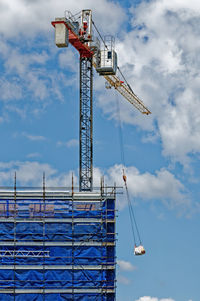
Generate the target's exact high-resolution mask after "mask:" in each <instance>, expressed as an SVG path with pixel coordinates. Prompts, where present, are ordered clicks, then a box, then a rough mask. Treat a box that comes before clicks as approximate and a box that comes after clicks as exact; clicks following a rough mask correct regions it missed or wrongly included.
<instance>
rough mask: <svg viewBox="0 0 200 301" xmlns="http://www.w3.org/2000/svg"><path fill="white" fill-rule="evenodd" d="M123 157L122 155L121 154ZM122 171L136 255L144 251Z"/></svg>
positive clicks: (142, 253)
mask: <svg viewBox="0 0 200 301" xmlns="http://www.w3.org/2000/svg"><path fill="white" fill-rule="evenodd" d="M121 147H123V145H121ZM122 157H123V156H122ZM122 172H123V176H122V177H123V181H124V184H125V188H126V196H127V201H128V209H129V215H130V220H131V228H132V233H133V239H134V244H135V247H134V255H136V256H138V255H144V254H145V253H146V251H145V249H144V247H143V245H142V241H141V238H140V233H139V230H138V226H137V222H136V218H135V214H134V211H133V206H132V204H131V200H130V197H129V192H128V186H127V182H126V181H127V177H126V175H125V171H124V169H123V170H122ZM137 241H138V242H139V244H138V245H137Z"/></svg>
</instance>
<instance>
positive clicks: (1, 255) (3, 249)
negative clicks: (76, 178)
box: [0, 186, 116, 301]
mask: <svg viewBox="0 0 200 301" xmlns="http://www.w3.org/2000/svg"><path fill="white" fill-rule="evenodd" d="M115 200H116V188H115V187H107V188H106V189H104V188H101V189H100V190H99V191H98V192H74V191H73V189H72V191H70V190H67V189H66V188H47V187H45V186H44V187H43V188H40V189H39V188H31V189H30V188H16V186H15V187H14V189H13V188H8V187H4V188H0V227H1V228H0V229H1V232H0V237H1V238H0V300H6V301H7V300H17V301H21V300H23V301H25V300H34V301H35V300H37V301H38V300H48V301H49V300H83V301H86V300H87V301H88V300H99V301H100V300H101V301H103V300H110V301H114V300H115V286H116V285H115V284H116V280H115V265H116V257H115V236H116V235H115Z"/></svg>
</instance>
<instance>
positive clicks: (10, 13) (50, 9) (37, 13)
mask: <svg viewBox="0 0 200 301" xmlns="http://www.w3.org/2000/svg"><path fill="white" fill-rule="evenodd" d="M84 8H90V9H92V10H93V15H94V19H95V20H96V22H97V24H99V25H100V26H101V28H102V29H105V31H108V29H109V31H110V33H111V32H116V30H117V29H118V28H120V26H121V23H122V21H123V20H124V17H125V15H124V12H123V10H122V8H121V7H120V6H119V5H117V4H115V3H113V2H110V1H106V0H99V1H98V2H94V1H93V0H82V2H81V8H80V3H79V2H77V1H73V0H68V1H67V3H66V2H65V1H63V0H57V1H56V2H55V1H53V0H49V1H46V0H40V1H29V0H10V1H7V0H1V3H0V33H2V34H3V35H4V36H6V37H10V38H11V37H15V38H17V35H23V36H26V37H31V36H34V35H35V34H41V33H47V32H48V33H49V32H51V31H52V33H53V28H51V23H50V22H51V21H53V20H54V18H55V17H62V16H64V12H65V10H70V11H71V12H72V13H78V12H79V11H80V10H81V9H84ZM16 20H18V21H17V22H16ZM5 24H6V26H5Z"/></svg>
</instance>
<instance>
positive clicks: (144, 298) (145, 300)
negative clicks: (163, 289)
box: [135, 296, 175, 301]
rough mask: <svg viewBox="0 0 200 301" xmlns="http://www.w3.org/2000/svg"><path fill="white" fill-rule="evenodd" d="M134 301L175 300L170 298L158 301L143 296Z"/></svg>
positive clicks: (161, 300)
mask: <svg viewBox="0 0 200 301" xmlns="http://www.w3.org/2000/svg"><path fill="white" fill-rule="evenodd" d="M135 301H175V300H174V299H171V298H164V299H163V298H162V299H159V298H156V297H150V296H144V297H140V298H139V299H137V300H135Z"/></svg>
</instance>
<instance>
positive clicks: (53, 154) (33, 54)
mask: <svg viewBox="0 0 200 301" xmlns="http://www.w3.org/2000/svg"><path fill="white" fill-rule="evenodd" d="M84 8H91V9H92V11H93V19H94V21H95V24H96V25H97V26H98V28H99V30H100V31H101V32H102V34H106V33H108V34H113V35H115V38H116V50H117V53H118V64H119V66H120V68H121V70H122V71H123V73H124V74H125V75H126V77H127V79H128V82H130V84H131V86H132V88H133V90H134V91H135V92H136V94H138V95H139V96H140V98H141V99H142V100H143V101H144V103H145V104H146V105H147V107H148V108H149V109H150V110H151V111H152V115H150V116H143V115H142V114H140V113H139V112H137V111H136V110H135V109H134V108H133V107H132V106H131V105H130V104H129V103H127V102H126V100H125V99H123V98H122V97H120V96H117V94H116V92H115V91H112V90H111V91H110V90H109V91H107V90H106V89H105V85H104V80H103V78H101V77H99V76H98V75H97V74H95V78H94V166H95V168H94V176H95V179H94V180H95V185H97V186H98V185H99V183H100V176H101V175H105V179H106V182H107V183H108V184H113V183H114V182H117V184H118V185H119V186H121V185H122V184H123V183H122V177H121V170H122V166H121V158H120V148H119V133H118V123H117V120H116V119H115V116H116V108H117V105H116V103H117V99H118V100H119V103H120V112H121V118H122V122H123V138H124V151H125V160H126V173H127V178H128V180H127V181H128V187H129V192H130V196H131V199H132V201H134V208H135V214H136V217H137V221H138V225H139V228H140V232H141V236H142V240H143V243H144V246H145V248H146V251H147V253H146V255H145V256H142V257H134V255H133V244H134V243H133V239H132V236H131V228H130V221H129V219H128V208H127V202H126V196H125V194H124V195H123V196H121V195H120V196H119V198H118V209H119V212H118V220H117V231H118V233H119V234H118V242H117V257H118V267H117V279H118V283H117V286H118V288H117V301H199V300H200V293H199V282H200V280H199V270H200V261H199V256H198V255H199V254H198V252H199V250H200V240H199V229H200V218H199V214H200V203H199V194H200V188H199V180H200V173H199V167H200V164H199V152H200V117H199V116H200V106H199V92H200V75H199V69H200V68H199V67H200V44H199V34H200V30H199V28H200V26H199V22H200V21H199V20H200V4H199V2H198V1H197V0H190V1H187V0H182V1H180V0H155V1H153V0H152V1H144V0H143V1H138V0H137V1H129V0H127V1H113V2H112V1H108V0H99V1H93V0H82V1H77V2H75V1H72V0H68V1H67V2H66V1H64V0H57V1H53V0H49V1H45V0H40V1H28V0H12V1H9V2H8V1H6V0H1V2H0V67H1V68H0V95H1V98H0V135H1V148H0V158H1V159H0V185H11V184H12V183H13V175H14V171H17V181H18V185H25V186H26V185H41V183H42V173H43V171H45V173H46V178H47V184H48V185H61V186H62V185H70V183H71V172H72V171H73V172H74V173H75V176H76V177H75V180H76V182H77V181H78V180H77V179H78V163H79V150H78V133H79V129H78V126H79V112H78V109H79V86H78V85H79V79H78V77H79V73H78V72H79V61H78V54H77V53H76V51H75V50H74V49H72V47H69V48H66V49H58V48H56V46H55V45H54V29H53V27H52V26H51V24H50V22H51V21H52V20H54V18H55V17H62V16H64V11H65V10H66V9H67V10H71V11H72V12H73V13H76V12H79V11H80V10H81V9H84ZM77 183H78V182H77Z"/></svg>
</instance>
